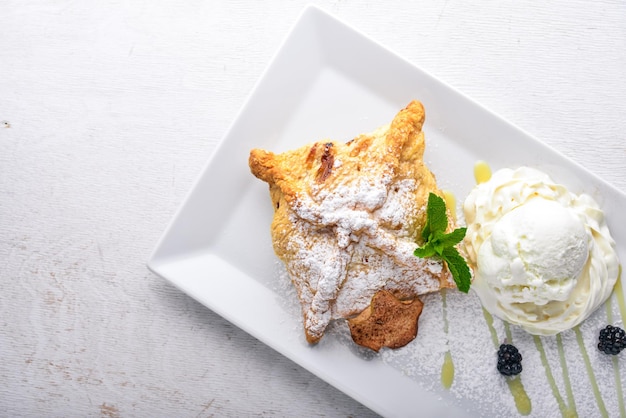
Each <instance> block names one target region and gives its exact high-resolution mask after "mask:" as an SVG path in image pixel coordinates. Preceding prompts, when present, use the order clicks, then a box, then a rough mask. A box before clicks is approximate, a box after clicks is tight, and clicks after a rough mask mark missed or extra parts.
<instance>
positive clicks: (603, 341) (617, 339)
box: [598, 325, 626, 355]
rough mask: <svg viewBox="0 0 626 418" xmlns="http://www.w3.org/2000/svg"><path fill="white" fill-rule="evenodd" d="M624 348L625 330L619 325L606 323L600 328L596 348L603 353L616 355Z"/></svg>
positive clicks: (625, 342) (625, 345)
mask: <svg viewBox="0 0 626 418" xmlns="http://www.w3.org/2000/svg"><path fill="white" fill-rule="evenodd" d="M624 348H626V332H625V331H624V330H623V329H621V328H620V327H614V326H612V325H607V326H606V327H604V328H602V329H601V330H600V335H599V337H598V349H599V350H600V351H602V352H603V353H605V354H610V355H617V354H619V353H621V351H622V350H623V349H624Z"/></svg>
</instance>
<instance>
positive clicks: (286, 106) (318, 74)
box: [148, 7, 626, 417]
mask: <svg viewBox="0 0 626 418" xmlns="http://www.w3.org/2000/svg"><path fill="white" fill-rule="evenodd" d="M412 99H418V100H420V101H422V102H423V103H424V105H425V108H426V115H427V117H426V125H425V127H424V130H425V133H426V143H427V153H426V162H427V164H428V165H429V166H430V168H431V170H432V171H434V172H435V173H436V175H437V179H438V182H439V185H440V187H441V188H443V189H447V190H451V191H453V192H454V194H455V195H456V196H457V197H458V198H459V201H462V199H463V198H464V197H465V196H466V195H467V193H468V192H469V191H470V190H471V188H472V187H473V185H474V179H473V166H474V164H475V162H476V161H477V160H486V161H488V162H489V163H490V164H491V166H492V168H494V169H497V168H501V167H515V166H519V165H530V166H533V167H536V168H539V169H541V170H543V171H546V172H547V173H549V174H550V175H551V176H552V177H553V178H554V179H555V180H556V181H559V182H562V183H565V184H566V185H567V186H568V187H569V188H570V189H571V190H573V191H575V192H580V191H583V190H584V191H586V192H588V193H590V194H592V195H593V196H594V197H595V198H596V199H597V200H598V202H599V203H600V204H601V205H602V207H603V208H604V209H605V213H606V215H607V219H608V221H609V226H610V227H612V232H613V234H614V238H615V239H616V241H617V242H618V252H619V255H620V258H621V259H622V260H625V259H626V248H625V247H624V245H625V244H626V228H618V226H622V225H624V224H626V213H625V212H624V211H623V210H620V208H624V207H626V196H625V195H624V194H623V193H621V192H619V191H618V190H616V189H614V188H612V187H611V186H609V185H608V184H606V183H604V182H603V181H602V180H600V179H598V178H597V177H595V176H593V175H592V174H590V173H589V172H587V171H585V170H584V169H582V168H581V167H580V166H578V165H576V164H574V163H573V162H571V161H570V160H567V159H566V158H564V157H563V156H561V155H560V154H558V153H557V152H555V151H554V150H552V149H550V148H548V147H547V146H545V145H543V144H542V143H540V142H539V141H537V140H535V139H533V138H531V137H530V136H529V135H527V134H526V133H524V132H522V131H521V130H520V129H518V128H516V127H514V126H512V125H511V124H509V123H507V122H505V121H503V120H502V119H500V118H498V117H497V116H495V115H493V114H492V113H490V112H488V111H487V110H485V109H484V108H482V107H480V106H479V105H477V104H476V103H474V102H472V101H471V100H470V99H468V98H466V97H465V96H463V95H461V94H460V93H458V92H456V91H455V90H453V89H452V88H450V87H449V86H447V85H445V84H444V83H442V82H441V81H439V80H437V79H435V78H434V77H432V76H430V75H429V74H426V73H425V72H423V71H422V70H420V69H418V68H416V67H415V66H414V65H412V64H410V63H408V62H407V61H405V60H403V59H401V58H400V57H398V56H396V55H394V54H393V53H391V52H389V51H388V50H386V49H385V48H383V47H381V46H380V45H378V44H376V43H375V42H373V41H372V40H370V39H368V38H367V37H365V36H364V35H362V34H360V33H358V32H357V31H355V30H354V29H352V28H350V27H349V26H347V25H345V24H344V23H342V22H340V21H338V20H336V19H335V18H333V17H331V16H329V15H328V14H326V13H325V12H323V11H321V10H319V9H317V8H315V7H308V8H307V9H305V11H304V12H303V14H302V15H301V17H300V19H299V20H298V22H297V24H296V25H295V26H294V28H293V29H292V31H291V32H290V34H289V36H288V37H287V39H286V41H285V42H284V44H283V45H282V47H281V48H280V50H279V52H278V54H277V55H276V56H275V58H274V60H273V61H272V63H271V65H270V66H269V68H268V69H267V70H266V72H265V74H264V75H263V77H262V78H261V79H260V81H259V83H258V84H257V86H256V87H255V89H254V91H253V92H252V94H251V96H250V97H249V99H248V100H247V102H246V103H245V105H244V106H243V109H242V110H241V113H240V114H239V116H238V117H237V118H236V120H235V122H234V123H233V125H232V126H231V128H230V130H229V131H228V133H227V134H226V136H225V137H224V138H223V140H222V142H221V143H220V145H219V147H218V149H217V150H216V151H215V153H214V154H213V156H212V158H211V160H210V161H209V162H208V164H207V166H206V167H205V169H204V171H203V172H202V174H201V176H200V178H199V179H198V181H197V183H196V185H195V187H194V188H193V190H192V191H191V193H190V194H189V195H188V197H187V198H186V200H185V202H184V203H183V205H182V206H181V208H180V209H179V211H178V213H177V214H176V216H175V218H174V219H173V221H172V223H171V224H170V225H169V227H168V228H167V230H166V232H165V234H164V235H163V237H162V238H161V240H160V242H159V243H158V245H157V248H156V249H155V251H154V253H153V255H152V257H151V259H150V261H149V263H148V266H149V268H150V269H151V270H152V271H154V272H155V273H157V274H158V275H160V276H162V277H164V278H165V279H167V280H169V281H170V282H171V283H173V284H174V285H175V286H177V287H178V288H180V289H181V290H182V291H184V292H186V293H187V294H189V295H190V296H192V297H193V298H195V299H197V300H198V301H200V302H201V303H203V304H204V305H205V306H207V307H209V308H210V309H212V310H214V311H215V312H217V313H218V314H220V315H222V316H223V317H224V318H226V319H228V320H229V321H231V322H232V323H234V324H235V325H237V326H239V327H240V328H242V329H244V330H245V331H247V332H248V333H250V334H252V335H253V336H255V337H256V338H258V339H259V340H261V341H263V342H264V343H266V344H268V345H269V346H271V347H273V348H274V349H276V350H278V351H279V352H280V353H282V354H284V355H285V356H287V357H288V358H290V359H292V360H293V361H295V362H296V363H298V364H300V365H302V366H303V367H305V368H307V369H308V370H310V371H311V372H313V373H315V374H316V375H318V376H319V377H321V378H322V379H324V380H326V381H327V382H329V383H330V384H332V385H334V386H336V387H337V388H338V389H340V390H342V391H344V392H345V393H347V394H348V395H350V396H352V397H354V398H355V399H357V400H358V401H360V402H362V403H363V404H365V405H367V406H368V407H370V408H372V409H373V410H375V411H377V412H378V413H380V414H383V415H385V416H414V415H415V413H416V411H419V412H420V415H421V416H447V417H452V416H468V414H470V415H473V414H476V415H478V414H480V415H487V416H490V415H494V416H495V415H508V414H509V413H514V412H515V409H514V407H512V406H511V405H513V403H512V400H510V399H508V398H510V394H507V393H506V388H505V387H503V386H502V385H503V383H501V381H502V379H500V383H499V384H500V387H499V389H500V390H502V391H503V392H502V393H501V394H499V395H498V396H495V397H493V400H482V401H481V400H480V398H481V397H482V395H483V393H482V392H481V391H480V390H479V391H476V390H475V387H480V385H481V384H482V383H481V382H480V381H479V379H481V376H483V375H485V376H487V377H489V378H490V379H491V380H496V381H497V380H498V379H499V376H496V375H495V374H494V375H490V374H489V373H493V370H495V367H494V366H493V365H492V364H473V365H471V367H476V368H477V370H478V369H481V370H482V369H485V370H489V372H484V373H482V374H481V373H478V372H476V373H475V376H476V379H477V380H476V382H475V385H472V384H471V382H470V381H469V380H468V379H471V377H468V376H469V375H470V374H471V373H474V372H471V371H467V370H464V368H465V369H467V367H468V364H467V362H465V361H464V359H463V358H458V356H457V360H456V366H457V376H458V382H459V383H458V384H457V383H455V385H456V386H455V385H453V387H452V389H451V390H450V391H448V392H446V391H444V390H442V389H440V388H437V384H434V383H433V382H435V381H437V378H436V376H435V373H433V372H432V367H431V369H429V370H426V371H424V372H421V371H420V365H419V364H407V358H408V359H409V360H410V359H411V358H415V359H419V358H420V355H419V353H418V354H415V355H414V356H413V357H411V354H410V351H405V352H404V353H403V354H399V355H396V354H395V353H394V354H389V353H388V354H387V355H385V354H381V355H378V356H364V355H362V352H360V351H359V350H356V349H355V348H354V347H353V346H351V344H350V342H349V341H346V340H345V339H344V338H341V331H337V332H330V335H326V337H325V338H324V339H323V340H322V342H320V343H319V344H318V345H316V346H310V345H308V344H307V343H306V341H305V340H304V335H303V332H302V329H301V322H300V321H301V319H300V318H299V315H298V313H297V309H295V310H294V309H293V308H292V306H293V303H296V302H295V301H293V300H291V298H294V296H293V293H289V292H287V291H282V290H281V289H282V288H281V286H280V285H277V284H276V282H277V280H281V279H280V278H279V277H278V276H280V274H279V273H278V268H277V260H276V257H275V255H274V253H273V251H272V244H271V239H270V235H269V225H270V222H271V218H272V208H271V205H270V200H269V196H268V193H267V185H266V184H264V183H262V182H261V181H259V180H257V179H256V178H254V177H253V176H252V175H251V174H250V171H249V168H248V165H247V163H248V155H249V151H250V149H252V148H265V149H269V150H272V151H275V152H280V151H284V150H287V149H292V148H296V147H299V146H301V145H304V144H305V143H309V142H312V141H317V140H321V139H324V138H333V139H336V140H342V139H345V140H349V139H351V138H352V137H354V136H356V135H357V134H360V133H363V132H368V131H371V130H373V129H374V128H376V127H378V126H380V125H383V124H385V123H388V122H389V121H390V120H391V119H392V118H393V116H394V115H395V114H396V112H397V111H399V110H400V109H401V108H403V107H404V106H406V104H407V103H409V102H410V101H411V100H412ZM467 298H468V299H467V300H463V298H456V297H452V298H451V299H452V300H451V301H449V303H448V305H450V303H452V302H455V303H456V302H457V301H460V302H459V303H460V304H466V305H472V307H471V308H467V307H466V308H465V309H470V313H471V315H474V317H469V318H468V319H467V323H461V324H457V326H458V328H457V329H459V331H458V332H456V333H455V334H454V335H455V336H463V335H464V334H463V329H465V330H467V329H476V330H477V331H476V333H477V336H478V337H477V338H476V340H478V341H477V342H476V341H466V342H463V341H456V342H455V344H466V343H467V350H471V349H472V347H473V346H472V344H478V346H477V347H481V346H482V347H483V348H484V346H487V347H490V346H492V342H491V340H490V337H489V331H488V329H487V327H486V326H485V321H484V319H483V318H482V313H481V311H480V308H479V305H478V302H477V300H476V299H475V298H474V299H472V298H471V296H469V297H467ZM287 299H289V300H287ZM431 299H432V301H431V302H432V303H433V306H435V307H437V306H439V308H436V309H440V306H441V303H440V302H441V301H440V297H439V296H434V297H432V298H431ZM437 303H439V305H437ZM427 309H430V308H429V307H428V306H427ZM450 309H452V308H450ZM425 311H426V310H425ZM439 316H441V315H440V314H439V313H438V312H437V313H435V314H434V315H431V316H426V317H424V315H423V318H424V319H420V336H419V337H418V340H419V339H428V338H429V336H428V335H424V334H426V333H428V332H429V331H428V330H429V329H431V328H432V329H436V328H437V327H438V326H439V325H438V323H437V320H438V317H439ZM496 327H497V329H498V331H499V332H501V331H502V324H496ZM433 332H434V331H433ZM452 332H455V331H453V330H451V333H452ZM585 332H587V331H585ZM440 333H441V332H439V333H438V334H437V335H436V337H437V338H440V337H442V338H445V336H442V335H440ZM591 333H592V331H589V335H591ZM519 335H521V334H518V333H517V331H515V336H516V338H524V337H518V336H519ZM566 337H567V336H566ZM566 337H564V338H566ZM585 337H586V338H587V334H585ZM450 338H451V339H453V337H450ZM471 339H472V340H474V338H471ZM588 340H589V342H588V345H589V347H592V346H593V341H591V337H589V338H588ZM531 341H532V340H531ZM549 343H550V342H549V341H546V344H549ZM568 343H569V344H576V343H575V342H573V343H572V342H568ZM412 344H413V343H412ZM420 344H421V343H415V344H413V345H411V344H410V345H409V346H407V348H406V349H405V350H420V349H423V348H422V347H421V346H420ZM443 346H444V347H445V344H443ZM576 350H578V347H577V346H574V347H573V351H572V350H569V351H568V354H567V356H577V354H576ZM590 350H591V348H590ZM478 351H481V349H480V348H478ZM482 351H485V350H484V349H482ZM487 351H489V353H491V350H487ZM407 353H409V354H407ZM552 354H553V353H552V352H549V353H548V356H549V359H548V360H549V361H550V362H551V364H555V362H558V361H559V360H558V358H556V360H555V358H552V357H550V356H551V355H552ZM442 355H443V351H442V350H438V351H437V350H434V351H433V353H432V363H433V364H436V365H437V366H436V367H437V368H440V364H441V359H442ZM489 355H491V356H493V354H489ZM591 355H592V356H593V355H594V354H593V353H592V354H591ZM490 358H491V357H490ZM538 358H539V357H538V355H537V354H531V355H530V356H529V360H528V361H530V362H531V364H532V362H533V361H534V362H535V363H538V364H541V363H540V361H539V360H537V359H538ZM567 358H568V360H569V357H567ZM573 358H574V357H573ZM533 359H535V360H533ZM592 360H593V359H592ZM525 361H526V360H525ZM576 361H577V360H576V358H574V360H572V362H574V363H575V362H576ZM429 362H430V361H429ZM409 363H411V362H410V361H409ZM487 363H488V362H487ZM580 364H582V361H580ZM620 367H621V369H622V370H620V372H621V374H622V375H624V374H626V372H625V371H624V370H623V369H624V367H623V364H620ZM416 370H417V371H416ZM554 372H555V373H556V370H555V371H554ZM485 373H486V374H485ZM525 373H528V376H527V377H525V379H527V381H528V380H529V379H541V378H542V377H541V376H543V373H544V371H543V370H542V371H541V373H540V374H539V375H537V373H535V374H533V372H532V371H530V372H526V369H525ZM611 373H613V371H612V370H611ZM556 374H557V378H556V380H557V386H558V387H559V388H560V389H561V393H564V389H563V387H562V385H563V382H562V381H561V379H560V378H558V373H556ZM599 375H600V376H602V375H603V374H602V372H599ZM490 376H491V377H490ZM610 376H612V374H611V375H610ZM455 379H457V378H456V377H455ZM464 379H465V380H464ZM543 380H545V376H544V377H543ZM618 380H619V379H618ZM455 382H456V380H455ZM474 386H475V387H474ZM526 386H527V390H528V391H529V395H530V396H531V400H532V401H533V415H537V416H548V415H551V414H553V413H555V412H556V413H558V409H555V408H556V401H555V400H554V399H553V398H550V395H549V392H550V389H549V386H547V383H545V382H543V381H542V382H541V385H539V386H538V387H539V389H538V390H539V391H540V392H548V395H547V398H548V399H542V400H538V399H533V396H538V395H535V392H534V391H533V389H532V387H534V384H533V382H532V381H530V382H528V383H526ZM575 389H576V390H579V388H578V387H577V386H576V387H575ZM601 389H602V390H603V395H604V402H605V404H606V407H607V408H613V407H617V401H616V400H615V396H616V395H615V394H614V392H611V391H610V389H605V388H604V387H602V388H601ZM484 390H486V391H490V390H491V389H490V388H489V387H486V389H484ZM580 390H581V391H584V390H585V387H582V388H581V389H580ZM590 393H591V391H590ZM507 395H509V396H508V398H507ZM491 396H493V394H491ZM544 397H545V395H544ZM550 399H552V400H550ZM494 402H495V407H494V408H491V407H490V406H489V404H494ZM585 402H586V403H591V406H590V408H592V410H593V408H596V407H597V405H596V406H594V405H593V396H592V398H591V400H590V401H589V400H585ZM585 407H586V406H585ZM511 408H513V409H512V412H510V410H511ZM585 411H586V410H585V409H584V408H582V407H579V414H580V413H581V412H585ZM596 412H597V410H596ZM583 416H584V415H583Z"/></svg>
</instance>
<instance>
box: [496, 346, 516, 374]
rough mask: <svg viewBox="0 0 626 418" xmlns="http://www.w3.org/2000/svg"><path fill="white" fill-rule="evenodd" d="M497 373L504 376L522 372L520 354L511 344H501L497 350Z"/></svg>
mask: <svg viewBox="0 0 626 418" xmlns="http://www.w3.org/2000/svg"><path fill="white" fill-rule="evenodd" d="M498 371H499V372H500V374H503V375H505V376H515V375H518V374H520V373H521V372H522V354H521V353H520V352H519V351H518V350H517V348H516V347H515V346H514V345H512V344H501V345H500V349H499V350H498Z"/></svg>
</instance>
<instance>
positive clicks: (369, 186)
mask: <svg viewBox="0 0 626 418" xmlns="http://www.w3.org/2000/svg"><path fill="white" fill-rule="evenodd" d="M417 186H418V185H417V182H416V181H415V180H414V179H398V180H397V181H393V177H392V175H391V173H389V172H387V173H383V174H382V175H380V176H375V177H370V176H368V177H362V176H356V177H355V178H354V179H353V181H351V182H347V183H344V184H341V185H339V186H337V187H335V188H333V190H332V193H331V192H329V191H328V190H327V189H324V188H321V187H315V186H314V187H312V188H311V193H310V195H308V194H304V193H303V194H302V195H300V196H298V199H297V200H296V201H297V202H298V203H297V204H296V205H294V207H293V208H292V213H291V216H292V219H291V221H292V223H293V224H294V225H297V226H296V228H295V230H294V231H293V233H292V234H291V235H290V237H289V241H290V242H289V250H290V251H293V252H294V253H295V257H293V259H292V260H291V261H290V263H289V266H288V269H289V272H290V274H291V277H292V279H293V281H294V283H295V285H296V287H297V288H298V293H299V295H300V299H301V300H302V302H303V309H304V316H305V327H306V328H307V330H308V331H309V333H311V334H312V335H317V336H321V335H322V334H323V332H324V330H325V329H326V327H327V326H328V324H329V322H330V321H331V320H333V319H337V318H346V317H349V316H351V315H355V314H357V313H359V312H361V311H362V310H363V309H365V308H366V307H367V306H368V305H369V303H370V301H371V298H372V296H373V295H374V293H376V291H378V290H380V289H387V290H390V291H393V292H394V293H396V294H397V295H400V296H404V297H414V296H416V295H419V294H424V293H428V292H432V291H434V290H438V289H439V287H440V282H439V276H440V275H441V274H442V270H443V267H442V265H441V263H440V262H438V261H434V260H422V259H419V258H417V257H415V256H414V255H413V251H414V250H415V248H416V247H417V244H415V242H414V237H411V236H409V235H410V234H409V232H408V230H407V228H406V225H407V224H408V223H409V220H410V219H414V218H415V214H416V213H417V212H418V210H422V209H421V208H419V209H418V208H417V207H416V202H415V198H414V197H413V196H414V195H415V190H416V187H417Z"/></svg>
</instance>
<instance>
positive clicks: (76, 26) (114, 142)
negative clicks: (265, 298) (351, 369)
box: [0, 0, 626, 417]
mask: <svg viewBox="0 0 626 418" xmlns="http://www.w3.org/2000/svg"><path fill="white" fill-rule="evenodd" d="M314 3H315V4H318V5H319V6H321V7H322V8H324V9H325V10H327V11H329V12H331V13H333V14H335V15H336V16H338V17H339V18H341V19H343V20H345V21H347V22H348V23H350V24H351V25H353V26H355V27H356V28H357V29H359V30H361V31H363V32H364V33H366V34H367V35H369V36H371V37H372V38H374V39H376V40H377V41H379V42H380V43H382V44H383V45H385V46H387V47H389V48H391V49H392V50H394V51H395V52H397V53H399V54H400V55H402V56H404V57H406V58H407V59H408V60H409V61H411V62H413V63H415V64H417V65H418V66H420V67H422V68H423V69H425V70H427V71H429V72H431V73H432V74H434V75H436V76H438V77H439V78H441V79H442V80H444V81H446V82H448V83H449V84H451V85H452V86H453V87H456V88H457V89H459V90H461V91H462V92H464V93H465V94H467V95H469V96H470V97H472V98H474V99H475V100H477V101H478V102H479V103H481V104H483V105H484V106H486V107H488V108H490V109H492V110H493V111H494V112H495V113H498V114H500V115H502V116H503V117H505V118H506V119H508V120H510V121H512V122H513V123H515V124H517V125H519V126H520V127H522V128H523V129H525V130H527V131H529V132H530V133H531V134H533V135H535V136H536V137H538V138H539V139H541V140H543V141H545V142H546V143H548V144H550V145H552V146H553V147H555V148H556V149H557V150H559V151H561V152H562V153H564V154H565V155H567V156H568V157H571V158H572V159H574V160H575V161H577V162H578V163H580V164H582V165H583V166H585V167H586V168H588V169H589V170H591V171H593V172H594V173H596V174H598V175H599V176H600V177H602V178H604V179H605V180H607V181H609V182H610V183H612V184H614V185H615V186H616V187H618V188H619V189H621V190H626V3H625V2H623V1H616V0H615V1H609V0H605V1H597V2H589V1H584V0H574V1H556V2H545V4H543V2H533V1H527V0H524V1H517V0H505V1H499V0H498V1H484V2H468V1H459V0H443V1H440V0H436V1H422V2H410V1H386V2H374V1H356V0H333V1H317V2H314ZM473 3H476V4H473ZM305 4H306V3H305V2H302V1H293V2H288V1H277V0H268V1H264V2H257V1H252V0H249V1H246V0H241V1H236V2H231V1H200V0H183V1H174V0H171V1H166V0H157V1H147V0H131V1H128V2H123V1H115V0H102V1H98V2H79V1H66V0H58V1H17V0H15V1H11V0H0V121H1V123H0V356H1V358H2V361H0V382H2V383H1V384H0V416H107V417H117V416H146V417H147V416H150V417H156V416H183V417H185V416H186V417H202V416H204V417H208V416H250V415H252V416H359V417H365V416H371V415H374V414H373V413H372V412H371V411H369V410H367V409H366V408H365V407H363V406H361V405H360V404H358V403H357V402H355V401H354V400H352V399H351V398H349V397H347V396H346V395H344V394H342V393H341V392H339V391H337V390H336V389H334V388H333V387H331V386H330V385H328V384H326V383H325V382H323V381H321V380H320V379H318V378H317V377H315V376H313V375H312V374H310V373H309V372H307V371H305V370H303V369H302V368H300V367H299V366H297V365H295V364H294V363H292V362H291V361H289V360H286V359H284V358H283V357H282V356H280V355H279V354H277V353H276V352H274V351H273V350H272V349H270V348H268V347H266V346H265V345H263V344H261V343H260V342H258V341H257V340H255V339H254V338H252V337H250V336H249V335H247V334H246V333H244V332H243V331H241V330H239V329H238V328H236V327H234V326H232V325H231V324H229V323H228V322H226V321H225V320H223V319H222V318H221V317H219V316H218V315H216V314H215V313H213V312H211V311H210V310H208V309H206V308H205V307H203V306H201V305H200V304H198V303H197V302H195V301H193V300H192V299H191V298H189V297H188V296H186V295H184V294H182V293H180V292H179V291H178V290H176V289H175V288H173V287H172V286H171V285H169V284H168V283H167V282H165V281H164V280H163V279H161V278H159V277H156V276H155V275H153V274H151V273H150V272H149V271H148V270H147V269H146V267H145V263H146V261H147V258H148V256H149V254H150V252H151V250H152V249H153V247H154V245H155V244H156V241H157V239H158V238H159V237H160V235H161V233H162V232H163V230H164V228H165V226H166V224H167V222H168V221H169V220H170V218H171V217H172V215H173V214H174V211H175V210H176V208H177V207H178V205H179V204H180V203H181V201H182V199H183V197H184V196H185V194H186V193H187V191H188V190H189V189H190V188H191V186H192V184H193V181H194V179H195V178H196V176H197V175H198V174H199V172H200V169H201V168H202V166H203V165H204V163H205V161H206V160H207V158H208V157H209V156H210V155H211V153H212V152H213V150H214V148H215V146H216V144H217V143H218V142H219V140H220V138H221V137H222V136H223V135H224V133H225V131H226V130H227V128H228V126H229V124H230V123H231V122H232V120H233V119H234V118H235V116H236V114H237V112H238V110H239V108H240V107H241V105H242V104H243V102H244V100H245V98H246V96H247V95H248V93H249V92H250V91H251V89H252V88H253V86H254V84H255V82H256V80H257V79H258V78H259V77H260V76H261V74H262V72H263V70H264V68H265V67H266V65H267V64H268V62H269V61H270V59H271V58H272V56H273V54H274V53H275V51H276V50H277V49H278V48H279V46H280V43H281V41H282V39H283V38H284V37H285V36H286V34H287V32H288V30H289V28H290V27H291V26H292V25H293V23H294V21H295V19H296V18H297V16H298V15H299V14H300V12H301V10H302V8H303V7H304V6H305Z"/></svg>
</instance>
